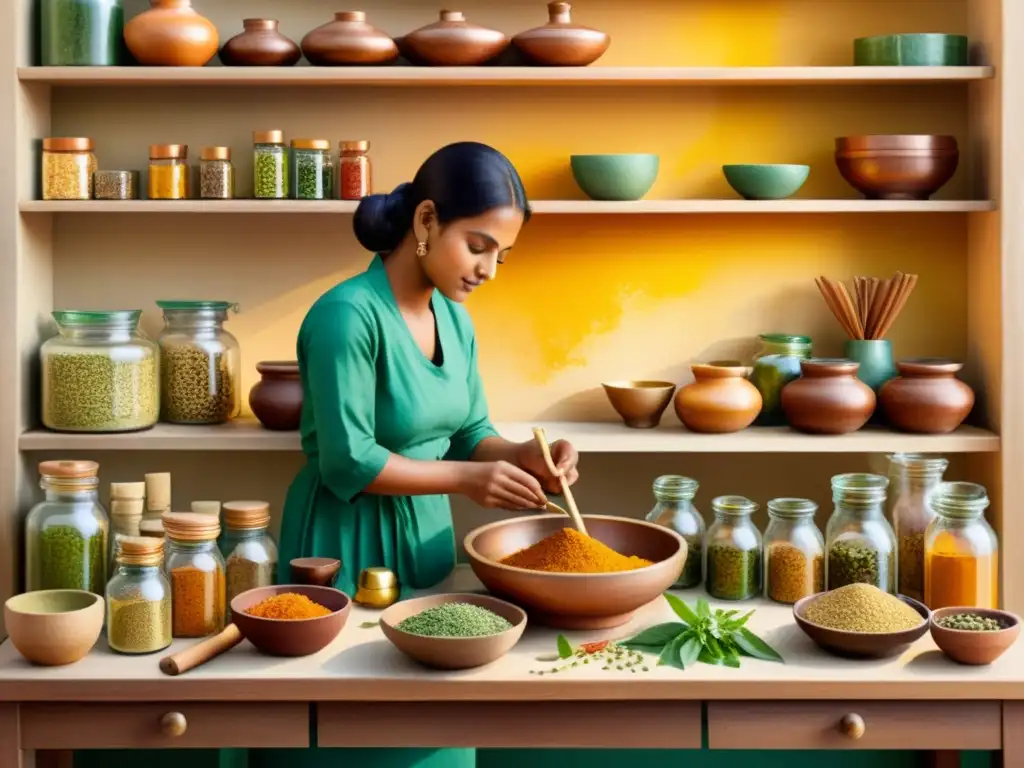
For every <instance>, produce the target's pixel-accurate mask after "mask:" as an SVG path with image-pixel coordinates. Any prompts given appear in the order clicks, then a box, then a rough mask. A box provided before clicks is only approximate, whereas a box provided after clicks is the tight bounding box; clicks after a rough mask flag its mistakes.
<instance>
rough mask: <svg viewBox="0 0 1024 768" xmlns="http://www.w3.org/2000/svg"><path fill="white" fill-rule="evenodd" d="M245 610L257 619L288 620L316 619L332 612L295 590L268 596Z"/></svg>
mask: <svg viewBox="0 0 1024 768" xmlns="http://www.w3.org/2000/svg"><path fill="white" fill-rule="evenodd" d="M245 612H246V614H247V615H249V616H254V617H256V618H257V619H285V620H288V621H295V620H297V619H316V618H319V617H321V616H327V615H329V614H331V613H334V611H332V610H331V609H330V608H326V607H324V606H322V605H320V603H316V602H314V601H312V600H310V599H309V598H308V597H306V596H305V595H300V594H297V593H295V592H282V593H281V594H280V595H274V596H273V597H268V598H267V599H266V600H263V601H262V602H259V603H257V604H256V605H254V606H252V607H250V608H247V609H246V611H245Z"/></svg>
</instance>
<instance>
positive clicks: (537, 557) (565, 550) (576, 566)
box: [501, 528, 652, 573]
mask: <svg viewBox="0 0 1024 768" xmlns="http://www.w3.org/2000/svg"><path fill="white" fill-rule="evenodd" d="M501 564H502V565H511V566H512V567H514V568H526V569H528V570H531V571H549V572H551V573H611V572H613V571H635V570H636V569H637V568H645V567H647V566H648V565H652V563H651V561H650V560H644V559H643V558H641V557H637V556H635V555H620V554H619V553H618V552H616V551H615V550H614V549H612V548H611V547H609V546H608V545H607V544H602V543H601V542H600V541H598V540H597V539H592V538H590V537H589V536H587V535H585V534H582V533H580V532H579V531H577V530H576V529H575V528H563V529H562V530H560V531H557V532H556V533H553V534H551V535H550V536H548V537H547V538H546V539H541V540H540V541H538V542H537V543H536V544H534V545H533V546H530V547H527V548H526V549H521V550H519V551H518V552H514V553H512V554H511V555H509V556H508V557H506V558H504V559H503V560H501Z"/></svg>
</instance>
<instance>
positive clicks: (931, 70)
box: [18, 67, 994, 87]
mask: <svg viewBox="0 0 1024 768" xmlns="http://www.w3.org/2000/svg"><path fill="white" fill-rule="evenodd" d="M993 76H994V70H993V68H992V67H580V68H571V67H291V68H287V69H275V68H272V67H20V68H19V69H18V79H20V80H21V81H22V82H33V83H45V84H47V85H60V86H95V85H105V86H107V85H108V86H133V85H135V86H138V85H141V86H147V87H152V86H176V85H193V86H196V85H198V86H204V85H205V86H213V85H240V86H241V85H245V86H269V85H290V86H299V85H320V86H329V85H384V86H413V87H415V86H423V85H437V86H445V85H447V86H464V85H571V86H581V85H588V84H590V85H798V84H802V83H820V84H823V85H832V84H841V83H846V84H865V83H935V82H964V81H970V80H984V79H986V78H991V77H993Z"/></svg>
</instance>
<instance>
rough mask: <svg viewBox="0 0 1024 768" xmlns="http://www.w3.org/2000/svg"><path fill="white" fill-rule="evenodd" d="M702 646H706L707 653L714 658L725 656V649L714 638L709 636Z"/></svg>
mask: <svg viewBox="0 0 1024 768" xmlns="http://www.w3.org/2000/svg"><path fill="white" fill-rule="evenodd" d="M704 647H705V648H707V650H708V653H710V654H711V655H712V656H714V657H715V658H716V659H723V658H725V651H723V650H722V646H721V645H720V644H719V642H718V641H717V640H716V639H715V638H713V637H709V638H708V642H707V644H706V645H705V646H704Z"/></svg>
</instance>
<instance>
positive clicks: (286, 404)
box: [249, 361, 302, 431]
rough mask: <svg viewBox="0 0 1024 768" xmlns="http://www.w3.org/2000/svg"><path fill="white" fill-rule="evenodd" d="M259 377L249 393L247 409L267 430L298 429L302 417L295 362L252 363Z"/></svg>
mask: <svg viewBox="0 0 1024 768" xmlns="http://www.w3.org/2000/svg"><path fill="white" fill-rule="evenodd" d="M256 370H257V371H259V374H260V376H262V378H261V379H260V381H258V382H257V383H256V384H255V386H253V388H252V389H251V390H249V407H250V408H252V412H253V414H255V416H256V418H257V419H259V420H260V424H262V425H263V426H264V427H266V428H267V429H273V430H280V431H284V430H292V429H298V428H299V421H300V420H301V418H302V382H301V381H299V364H298V363H297V362H295V361H286V362H263V363H257V364H256Z"/></svg>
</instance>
